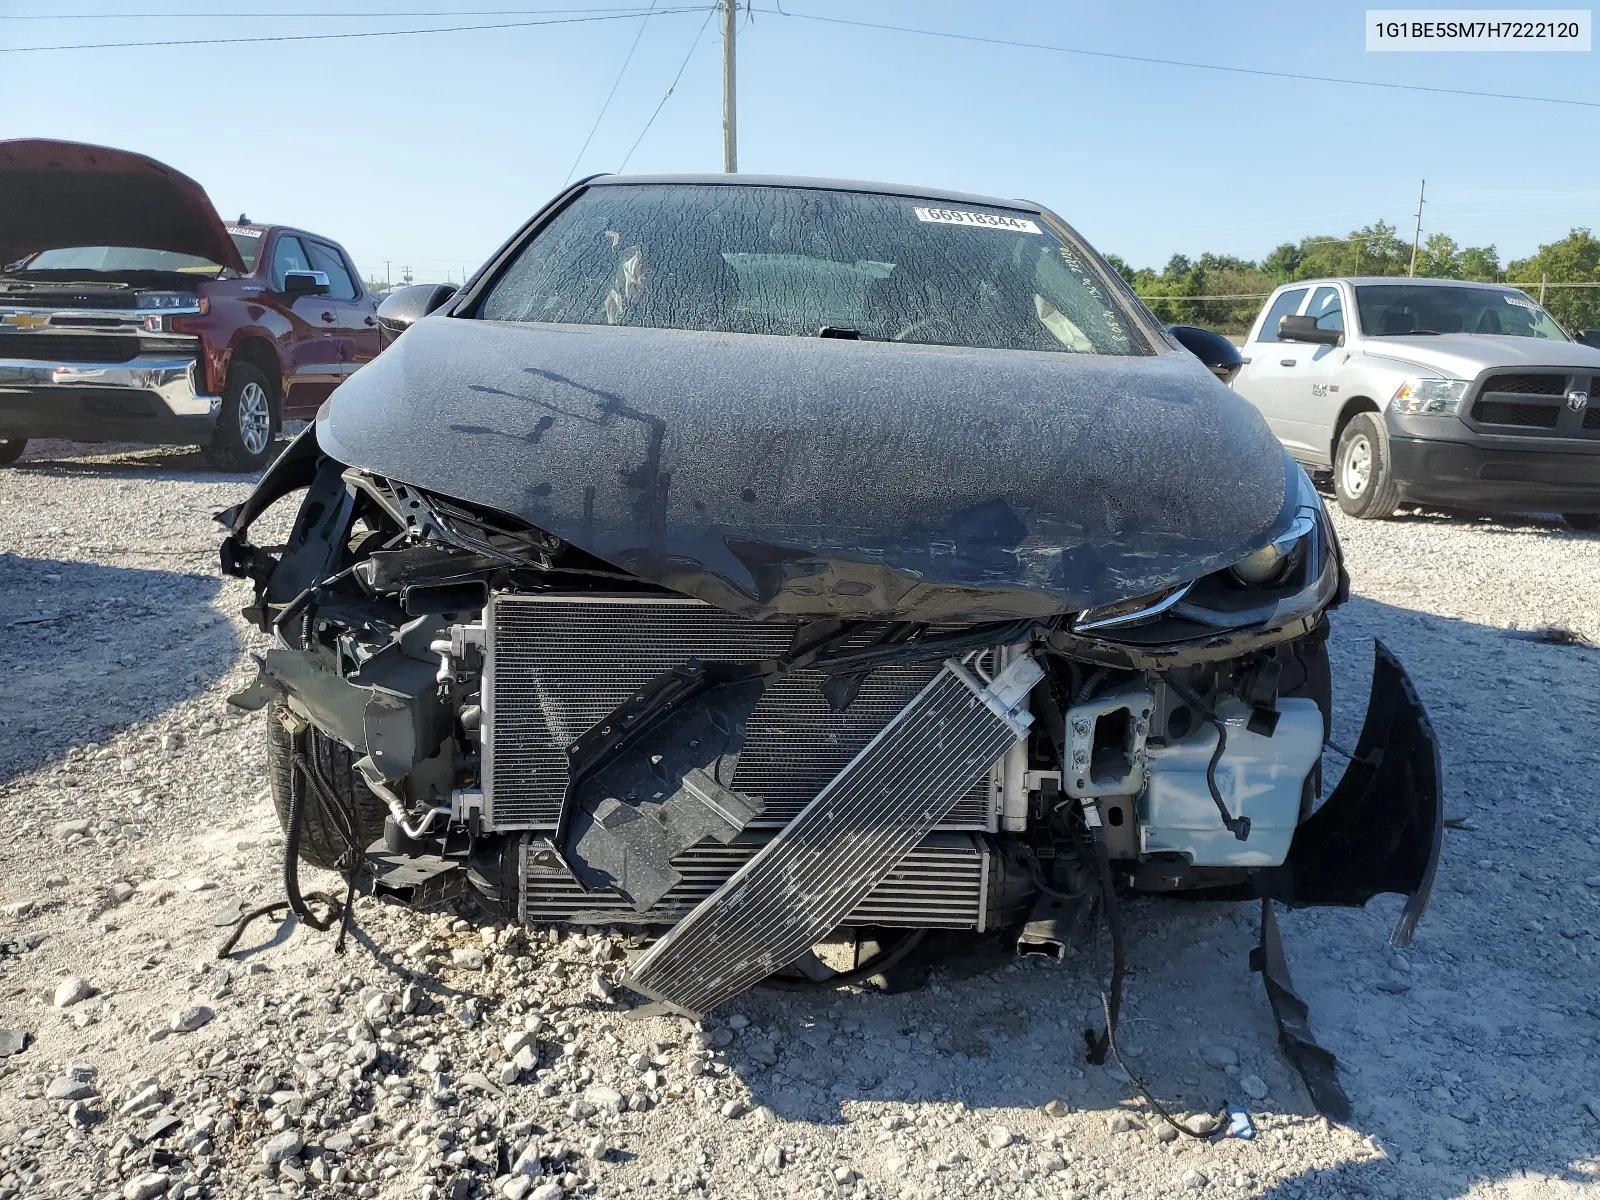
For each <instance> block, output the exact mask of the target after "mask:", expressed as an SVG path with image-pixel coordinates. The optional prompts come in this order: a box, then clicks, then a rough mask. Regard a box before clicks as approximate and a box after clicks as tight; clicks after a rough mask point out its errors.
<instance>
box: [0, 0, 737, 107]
mask: <svg viewBox="0 0 1600 1200" xmlns="http://www.w3.org/2000/svg"><path fill="white" fill-rule="evenodd" d="M706 11H707V9H706V6H704V5H699V4H696V5H693V6H689V7H684V8H663V9H657V10H656V11H655V13H654V15H655V16H658V17H665V16H673V15H675V14H677V13H691V12H706ZM710 11H711V12H715V11H716V9H715V8H714V7H713V8H711V9H710ZM644 15H645V10H644V9H633V10H631V11H629V12H622V13H603V14H601V15H599V16H591V17H557V18H555V19H553V20H548V21H501V22H498V23H496V24H493V25H438V26H435V27H433V28H431V29H366V30H361V31H358V32H349V33H280V34H270V35H264V36H261V37H224V38H181V39H168V40H164V41H155V42H81V43H76V44H74V45H69V46H0V54H25V53H28V52H30V51H42V50H137V49H146V48H149V47H154V46H238V45H249V44H254V43H257V42H331V41H339V40H342V39H346V38H380V37H415V36H417V35H420V34H430V33H470V32H472V31H473V30H477V29H486V30H495V29H529V28H532V27H533V26H537V25H582V24H587V23H589V22H592V21H627V20H632V19H633V18H634V17H642V16H644ZM706 19H707V20H708V21H709V20H710V17H709V15H708V16H707V18H706ZM696 40H697V41H698V39H696ZM669 94H670V93H669ZM653 119H654V118H652V120H653Z"/></svg>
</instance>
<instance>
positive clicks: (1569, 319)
mask: <svg viewBox="0 0 1600 1200" xmlns="http://www.w3.org/2000/svg"><path fill="white" fill-rule="evenodd" d="M1541 281H1544V282H1547V283H1600V240H1597V239H1596V238H1595V237H1594V236H1593V235H1592V234H1591V233H1590V232H1589V231H1588V230H1587V229H1574V230H1572V231H1571V232H1570V233H1568V234H1567V236H1566V237H1564V238H1562V239H1561V240H1560V241H1559V242H1549V243H1547V244H1546V245H1543V246H1540V247H1539V252H1538V253H1537V254H1535V255H1534V256H1533V257H1532V258H1523V259H1518V260H1517V261H1515V262H1510V263H1507V264H1506V282H1508V283H1514V284H1517V285H1518V286H1519V287H1521V288H1522V289H1523V290H1524V291H1526V292H1528V293H1530V294H1531V295H1534V296H1537V295H1538V294H1539V284H1540V282H1541ZM1545 307H1546V308H1547V309H1549V310H1550V315H1551V316H1553V317H1554V318H1555V319H1556V320H1558V321H1560V322H1561V323H1562V325H1564V326H1566V328H1567V329H1568V330H1569V331H1571V332H1576V331H1577V330H1580V329H1600V287H1584V288H1552V289H1550V290H1548V291H1547V292H1546V293H1545Z"/></svg>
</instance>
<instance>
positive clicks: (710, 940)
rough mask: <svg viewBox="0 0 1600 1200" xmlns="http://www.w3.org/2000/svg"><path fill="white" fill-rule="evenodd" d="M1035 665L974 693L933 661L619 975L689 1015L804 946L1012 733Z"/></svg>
mask: <svg viewBox="0 0 1600 1200" xmlns="http://www.w3.org/2000/svg"><path fill="white" fill-rule="evenodd" d="M1042 674H1043V672H1042V670H1041V668H1040V667H1039V666H1038V664H1037V663H1035V662H1033V660H1032V659H1030V658H1023V659H1021V660H1019V661H1018V662H1017V663H1015V664H1013V665H1012V666H1011V667H1010V668H1009V669H1008V670H1007V672H1006V674H1005V675H1003V676H1002V677H1001V678H1000V679H998V680H996V681H995V683H994V684H993V685H991V686H990V688H989V689H984V688H983V686H982V685H981V684H980V683H979V682H978V681H976V680H975V679H973V678H972V676H970V675H969V674H967V672H966V671H965V670H963V669H962V668H961V667H960V666H958V665H957V664H955V663H953V662H947V663H946V664H945V666H944V669H943V670H941V671H940V672H939V674H938V675H937V676H935V677H934V679H933V681H932V682H931V683H929V684H928V686H927V687H926V688H924V689H923V690H922V692H921V693H920V694H918V696H917V697H916V698H915V699H914V700H912V701H911V703H910V704H908V705H907V706H906V707H905V708H904V709H903V710H902V711H901V712H900V714H899V715H898V716H896V717H895V719H894V720H893V721H891V722H890V723H889V724H888V725H887V726H886V727H885V728H884V730H883V732H882V733H880V734H879V735H878V736H877V737H876V738H874V739H873V740H872V742H871V743H870V744H869V745H868V746H867V747H866V748H865V749H864V750H862V752H861V753H860V754H858V755H857V756H856V757H855V759H854V760H852V761H851V762H850V764H849V765H848V766H846V767H845V768H844V770H842V771H841V772H840V773H839V774H838V775H837V776H835V777H834V779H833V780H832V781H831V782H830V783H829V784H828V786H827V787H825V788H824V789H823V790H822V791H821V793H819V794H818V796H817V798H816V799H815V800H813V801H812V802H811V803H810V804H808V805H807V806H806V807H805V809H804V810H803V811H802V812H801V813H800V814H799V815H798V816H797V817H795V819H794V820H793V821H792V822H790V824H789V825H788V826H787V827H786V828H785V829H784V830H783V831H782V832H781V833H780V834H779V835H778V836H777V837H776V838H774V839H773V840H772V841H771V842H769V843H768V844H767V846H766V847H765V849H763V850H762V851H761V853H759V854H758V855H756V857H755V858H754V859H752V860H751V861H750V862H749V863H748V864H747V865H746V866H744V867H743V868H741V869H740V870H739V871H738V872H737V873H736V874H735V875H734V876H733V878H731V879H729V880H728V882H727V883H725V884H723V886H722V887H721V888H719V889H718V890H717V892H716V893H715V894H714V895H712V896H711V897H709V898H708V899H707V900H705V901H704V902H703V903H702V904H701V905H700V906H699V907H698V908H696V909H695V910H694V911H693V912H692V913H690V914H689V915H688V916H687V917H685V918H684V919H683V920H682V921H680V922H679V923H678V924H677V925H676V926H675V927H674V928H673V929H672V930H671V932H669V933H668V934H667V935H666V936H665V937H663V938H662V939H661V940H660V941H659V942H657V943H656V944H655V945H654V946H653V947H652V948H651V949H650V950H649V951H648V952H647V953H646V954H645V955H644V956H643V957H642V958H640V960H639V961H638V963H636V964H635V965H634V966H633V967H632V968H631V969H630V970H629V971H628V974H627V977H626V980H625V982H626V983H627V984H628V986H629V987H631V988H633V989H634V990H635V991H638V992H642V993H643V994H644V995H646V996H649V997H651V998H652V999H655V1000H661V1001H663V1002H665V1003H667V1004H670V1005H673V1006H674V1007H676V1008H679V1009H682V1010H683V1011H685V1012H689V1013H694V1014H700V1013H705V1012H707V1011H709V1010H710V1009H712V1008H714V1007H716V1005H718V1004H720V1003H721V1002H722V1001H724V1000H726V999H728V998H729V997H730V996H734V995H737V994H738V993H739V992H742V991H743V990H744V989H745V988H747V987H750V986H751V985H752V984H755V983H757V982H759V981H760V980H762V979H764V978H765V977H766V976H768V975H770V974H772V973H773V972H774V971H776V970H778V969H780V968H781V967H783V966H785V965H786V964H788V963H791V962H793V961H794V960H795V959H796V958H798V957H799V956H800V955H802V954H804V953H805V952H806V951H807V950H808V949H810V947H811V946H813V945H815V944H816V943H817V942H819V941H821V940H822V939H823V938H824V937H825V936H826V935H827V934H828V933H829V932H831V931H832V930H833V929H835V928H836V927H838V926H839V925H840V924H841V923H843V922H844V920H845V919H846V918H847V917H848V916H849V915H850V913H851V912H852V910H854V909H855V908H856V907H857V906H858V905H860V904H861V902H862V901H863V900H864V899H865V898H866V897H867V896H868V895H869V894H870V893H871V892H872V890H873V889H874V888H875V887H876V886H877V885H878V883H879V882H880V881H881V880H883V879H884V878H886V877H887V876H888V875H889V874H890V873H891V872H892V871H894V870H895V869H896V867H898V866H899V865H900V863H901V862H902V861H903V860H904V859H905V858H906V856H907V855H908V854H909V853H910V852H911V850H912V849H913V847H915V846H916V845H917V843H918V842H920V841H921V840H922V839H923V838H924V837H925V836H926V835H927V834H928V833H929V831H930V830H932V829H933V828H934V826H935V825H936V824H937V823H938V821H939V820H940V818H941V817H943V816H944V815H945V813H946V812H948V811H949V809H950V807H951V806H952V805H953V804H954V803H955V802H956V800H957V799H958V798H959V797H960V796H961V795H963V794H964V793H965V792H966V791H967V790H968V789H969V788H971V787H972V786H973V784H974V783H976V782H977V781H978V780H980V779H982V778H983V776H984V775H985V773H986V772H987V771H988V770H989V768H990V767H991V766H993V765H994V763H995V762H996V761H998V760H999V758H1000V756H1001V755H1002V754H1004V753H1005V752H1006V751H1007V750H1008V749H1010V747H1011V746H1013V745H1014V744H1015V743H1016V741H1017V739H1018V738H1020V737H1022V736H1024V735H1025V734H1026V732H1027V729H1028V725H1029V723H1030V721H1031V718H1030V717H1029V716H1028V715H1027V713H1026V711H1020V712H1018V711H1015V710H1016V708H1017V706H1018V705H1019V704H1020V703H1021V700H1022V699H1023V698H1025V697H1026V695H1027V691H1028V688H1030V687H1031V686H1032V685H1033V683H1034V682H1036V681H1037V680H1038V679H1039V678H1040V677H1041V676H1042ZM1019 686H1020V687H1021V692H1020V695H1018V694H1017V688H1018V687H1019ZM999 695H1006V696H1008V697H1010V699H1009V702H1006V703H1004V704H1002V703H1001V702H1000V701H999V700H997V699H996V697H997V696H999Z"/></svg>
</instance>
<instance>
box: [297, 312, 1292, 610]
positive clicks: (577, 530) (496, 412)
mask: <svg viewBox="0 0 1600 1200" xmlns="http://www.w3.org/2000/svg"><path fill="white" fill-rule="evenodd" d="M317 438H318V441H319V443H320V444H321V446H322V448H323V450H324V451H325V452H326V453H328V454H330V455H332V456H333V457H335V458H337V459H338V460H339V461H341V462H345V463H349V464H352V465H356V466H360V467H365V468H367V469H369V470H372V471H375V472H377V473H379V474H381V475H385V476H388V477H390V478H393V479H397V480H400V481H402V482H405V483H408V484H412V485H415V486H417V487H421V488H424V489H428V490H431V491H435V492H438V493H440V494H441V495H444V496H447V497H452V498H454V499H457V500H462V501H467V502H470V503H474V504H478V505H483V506H486V507H488V508H491V509H496V510H499V511H502V512H506V513H510V514H513V515H515V516H518V517H521V518H523V519H524V520H526V521H529V522H531V523H532V524H534V525H536V526H538V527H539V528H541V529H544V530H547V531H548V532H550V533H554V534H556V535H558V536H560V537H562V538H564V539H566V540H567V541H569V542H571V543H573V544H574V545H577V546H580V547H582V548H583V549H585V550H588V551H590V552H591V553H593V554H596V555H598V556H599V557H601V558H603V559H605V560H607V561H609V562H611V563H613V564H615V565H616V566H618V567H620V568H622V569H624V570H627V571H629V572H632V573H633V574H635V575H637V576H639V577H640V578H642V579H646V580H649V581H651V582H653V583H657V584H660V585H662V586H665V587H667V588H670V589H671V590H673V591H675V592H678V593H680V594H683V595H689V596H695V597H698V598H699V599H702V600H705V601H707V602H709V603H711V604H714V605H716V606H717V607H719V608H722V609H725V610H727V611H729V612H735V613H739V614H742V615H744V616H748V617H755V618H770V617H774V616H780V615H786V614H787V615H796V616H799V615H825V616H835V617H841V618H849V619H873V618H893V619H906V620H919V621H944V622H951V623H968V622H978V621H989V620H1001V619H1008V618H1016V617H1030V616H1044V615H1050V614H1055V613H1060V612H1075V611H1078V610H1081V609H1083V608H1086V607H1089V606H1091V605H1095V604H1103V603H1108V602H1110V601H1112V600H1119V599H1125V598H1127V597H1130V596H1136V595H1142V594H1144V593H1147V592H1151V591H1154V590H1156V589H1157V588H1161V587H1165V586H1168V585H1170V584H1174V583H1178V582H1181V581H1184V580H1188V579H1193V578H1195V577H1196V576H1197V575H1200V574H1203V573H1205V572H1208V571H1212V570H1216V569H1220V568H1221V567H1224V566H1227V565H1229V564H1230V563H1232V562H1235V561H1237V560H1238V559H1239V558H1241V557H1243V556H1244V555H1245V554H1247V553H1249V552H1250V551H1252V550H1255V549H1257V548H1259V547H1260V546H1261V545H1263V544H1264V543H1265V542H1267V541H1268V540H1270V538H1271V537H1273V536H1275V535H1277V534H1278V533H1280V532H1282V531H1283V530H1284V529H1286V528H1287V527H1288V524H1289V522H1290V520H1291V518H1292V515H1293V514H1292V511H1291V510H1290V509H1289V507H1288V506H1287V505H1286V502H1285V492H1286V486H1285V485H1286V482H1287V476H1286V471H1287V465H1286V460H1285V457H1284V453H1283V450H1282V448H1281V447H1280V446H1279V445H1278V443H1277V441H1276V439H1275V438H1273V436H1272V434H1271V433H1270V432H1269V431H1268V429H1267V427H1266V424H1265V423H1264V422H1263V420H1262V419H1261V416H1260V414H1259V413H1258V412H1257V411H1256V410H1255V409H1254V408H1253V407H1252V406H1251V405H1250V404H1248V403H1247V402H1246V401H1245V400H1243V399H1242V398H1240V397H1239V396H1237V395H1235V394H1234V393H1233V392H1231V391H1230V390H1229V389H1228V388H1226V387H1225V386H1223V385H1222V384H1221V383H1219V382H1218V381H1217V380H1216V379H1215V378H1213V377H1212V375H1211V374H1210V372H1208V371H1207V370H1206V369H1205V367H1203V366H1202V365H1201V364H1200V363H1199V362H1198V361H1197V360H1196V359H1195V358H1194V357H1193V356H1192V355H1190V354H1187V353H1185V352H1181V351H1176V350H1174V351H1171V352H1169V353H1163V354H1157V355H1150V356H1139V357H1105V356H1097V355H1088V354H1052V353H1041V352H1028V351H1006V350H975V349H968V348H960V347H946V346H913V345H905V344H900V343H888V342H869V341H840V340H836V339H828V338H791V337H771V336H763V335H751V334H719V333H701V332H694V331H686V330H672V329H650V328H634V327H608V326H558V325H538V324H516V325H511V324H500V323H494V322H486V321H477V320H466V319H462V318H456V317H449V316H432V317H427V318H425V319H423V320H421V321H418V322H417V323H416V324H415V325H413V326H412V327H411V328H410V329H409V330H408V331H407V332H406V335H405V337H403V338H401V339H400V340H399V341H398V342H396V343H395V345H394V346H393V347H391V348H390V349H389V350H387V351H386V352H385V353H384V354H383V355H382V356H381V357H379V358H378V359H377V360H376V361H374V362H373V363H371V364H369V365H368V366H366V367H363V368H362V369H361V371H360V372H358V373H357V374H356V375H354V376H352V377H351V378H350V379H349V380H347V381H346V382H345V383H344V384H343V385H341V386H340V388H339V389H338V390H337V391H336V392H335V393H334V395H333V397H332V399H331V401H330V402H329V403H328V405H326V406H325V407H324V409H323V412H322V414H321V415H320V416H319V419H318V424H317Z"/></svg>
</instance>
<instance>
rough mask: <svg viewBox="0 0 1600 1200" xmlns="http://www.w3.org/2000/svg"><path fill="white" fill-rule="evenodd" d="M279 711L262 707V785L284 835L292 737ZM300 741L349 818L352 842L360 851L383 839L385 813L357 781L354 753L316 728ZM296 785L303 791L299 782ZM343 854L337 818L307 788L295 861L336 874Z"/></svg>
mask: <svg viewBox="0 0 1600 1200" xmlns="http://www.w3.org/2000/svg"><path fill="white" fill-rule="evenodd" d="M284 711H285V710H284V708H283V706H282V705H280V704H269V705H267V708H266V717H267V782H268V783H269V784H270V785H271V788H272V806H273V808H275V809H277V810H278V824H279V825H281V826H282V827H283V831H284V832H285V833H288V832H289V798H290V794H291V793H290V787H291V785H292V782H293V781H292V778H291V772H292V771H293V769H294V768H293V763H294V742H295V735H293V734H291V733H290V732H289V731H288V729H286V728H285V727H284V724H283V714H284ZM300 741H301V751H302V753H303V754H304V755H305V757H306V759H307V760H308V761H309V762H310V763H311V764H312V765H313V766H314V767H315V768H316V770H317V772H318V773H319V774H320V775H321V776H322V778H323V779H324V780H326V781H327V783H328V785H329V787H330V788H331V789H332V790H333V792H334V799H335V800H336V801H337V802H338V803H339V805H340V806H341V807H342V808H343V809H344V811H345V812H350V813H354V814H355V823H356V840H357V842H358V843H359V845H360V848H361V849H362V850H363V851H365V850H366V848H367V847H368V846H370V845H372V843H373V842H375V841H377V840H378V839H379V838H381V837H382V836H383V818H384V817H385V816H387V815H388V809H387V808H386V807H385V806H384V803H383V801H381V800H379V799H378V798H377V797H376V796H374V795H373V794H372V792H371V791H369V790H368V789H367V786H366V785H365V784H364V783H362V782H361V780H360V777H359V776H358V774H357V772H356V769H355V760H356V756H355V753H354V752H353V751H351V750H349V749H347V748H346V747H345V746H343V745H341V744H340V743H338V742H336V741H334V740H333V739H332V738H330V737H328V736H327V735H326V734H324V733H322V732H320V731H319V730H317V729H307V730H306V731H305V732H304V733H303V734H301V735H300ZM301 786H302V787H305V781H304V780H303V779H302V780H301ZM349 849H350V843H349V842H348V841H347V840H346V838H345V835H344V832H343V825H342V823H341V822H340V820H339V814H337V813H335V812H332V811H330V809H329V807H328V805H327V803H326V802H325V801H324V800H323V797H322V794H321V792H320V791H319V790H318V789H317V788H307V789H306V792H305V800H304V802H303V804H302V806H301V813H300V861H301V862H303V863H305V864H306V865H308V866H312V867H321V868H323V869H324V870H328V871H337V870H339V869H340V866H341V861H342V860H343V859H344V856H345V854H346V853H347V852H348V851H349ZM358 865H359V864H358Z"/></svg>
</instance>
